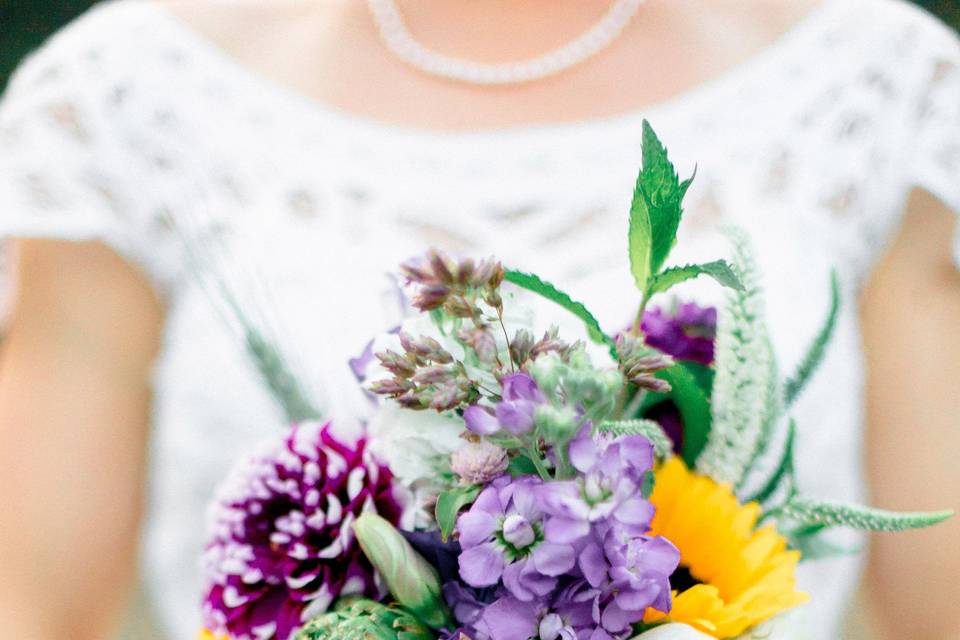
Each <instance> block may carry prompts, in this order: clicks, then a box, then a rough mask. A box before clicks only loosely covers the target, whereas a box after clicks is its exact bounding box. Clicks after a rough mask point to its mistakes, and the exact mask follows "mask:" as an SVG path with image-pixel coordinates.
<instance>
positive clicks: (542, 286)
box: [504, 269, 616, 357]
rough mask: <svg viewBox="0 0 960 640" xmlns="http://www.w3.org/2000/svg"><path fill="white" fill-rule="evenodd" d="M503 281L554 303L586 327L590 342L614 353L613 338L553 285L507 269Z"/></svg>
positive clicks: (531, 275)
mask: <svg viewBox="0 0 960 640" xmlns="http://www.w3.org/2000/svg"><path fill="white" fill-rule="evenodd" d="M504 279H505V280H506V281H507V282H511V283H513V284H515V285H517V286H518V287H521V288H523V289H526V290H528V291H532V292H534V293H536V294H538V295H541V296H543V297H544V298H546V299H547V300H550V301H551V302H555V303H556V304H558V305H560V306H561V307H563V308H564V309H566V310H567V311H569V312H570V313H572V314H573V315H575V316H577V317H578V318H580V319H581V320H582V321H583V323H584V324H585V325H586V327H587V336H589V338H590V339H591V340H592V341H594V342H596V343H597V344H602V345H606V346H607V347H608V348H609V349H611V352H612V353H614V354H615V353H616V344H615V343H614V341H613V338H611V337H610V336H608V335H607V334H605V333H604V332H603V329H601V328H600V323H599V322H598V321H597V319H596V318H595V317H594V316H593V314H592V313H590V311H589V310H588V309H587V308H586V307H585V306H584V305H583V303H581V302H577V301H576V300H574V299H573V298H571V297H570V296H569V295H567V294H566V293H564V292H563V291H560V289H558V288H557V287H555V286H554V285H552V284H550V283H549V282H546V281H544V280H541V279H540V277H539V276H536V275H534V274H532V273H524V272H523V271H515V270H512V269H508V270H507V272H506V274H505V276H504ZM614 357H616V356H614Z"/></svg>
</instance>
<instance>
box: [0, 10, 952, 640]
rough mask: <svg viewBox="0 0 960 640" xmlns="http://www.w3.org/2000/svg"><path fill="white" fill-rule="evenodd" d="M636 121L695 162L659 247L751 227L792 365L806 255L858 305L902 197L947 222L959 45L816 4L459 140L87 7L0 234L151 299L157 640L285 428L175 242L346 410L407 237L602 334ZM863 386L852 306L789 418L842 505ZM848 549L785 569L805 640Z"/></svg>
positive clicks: (11, 113)
mask: <svg viewBox="0 0 960 640" xmlns="http://www.w3.org/2000/svg"><path fill="white" fill-rule="evenodd" d="M644 117H646V118H648V119H649V120H651V122H652V123H653V125H654V127H655V128H656V129H657V130H658V132H659V133H660V135H661V137H662V138H663V139H664V140H665V141H666V142H667V144H668V146H669V147H670V149H671V151H672V152H673V155H674V156H675V157H676V159H677V161H678V165H679V167H680V169H681V171H682V173H684V174H687V173H689V172H690V171H691V170H692V169H693V166H694V162H696V164H697V167H698V178H697V180H696V182H695V185H694V188H693V189H692V191H691V194H690V196H689V199H688V206H687V210H688V213H687V216H686V219H685V222H684V226H683V228H682V229H681V233H682V235H683V238H682V241H681V247H683V255H678V256H675V259H676V260H677V261H685V260H694V259H699V258H701V257H705V258H715V257H717V256H718V255H723V254H724V253H725V246H724V242H723V240H722V238H721V236H720V235H719V234H718V232H717V230H718V227H719V226H720V225H722V224H725V223H736V224H739V225H742V226H744V227H745V228H746V229H748V230H749V231H750V232H751V233H752V234H753V235H754V237H755V241H756V244H757V245H758V246H759V247H760V252H759V262H760V264H761V266H762V268H763V270H764V273H765V280H766V284H767V286H768V289H769V296H768V307H769V309H768V311H769V316H770V320H771V323H772V326H773V331H774V339H775V343H776V345H775V346H776V350H777V355H778V358H779V360H780V362H781V363H782V364H783V366H784V368H786V369H788V370H789V368H790V367H792V366H793V365H794V364H795V363H796V362H797V361H798V360H799V358H800V356H801V353H802V351H803V349H804V348H805V345H806V344H807V343H808V341H809V339H810V338H811V336H813V335H814V333H815V331H816V329H817V327H818V326H819V324H820V322H821V321H822V318H823V316H824V313H825V310H826V307H827V302H828V300H827V298H828V281H829V280H828V277H829V276H828V274H829V271H830V269H831V268H832V267H836V268H837V269H838V270H839V273H840V274H841V276H842V280H843V282H842V285H843V291H844V294H845V298H846V299H847V300H848V301H850V300H854V299H855V296H856V292H857V291H858V289H859V287H860V286H861V284H862V282H863V281H864V279H865V277H866V275H867V274H868V273H869V271H870V269H871V267H872V265H873V264H874V262H875V260H876V259H877V257H878V253H879V252H880V251H881V250H882V248H883V247H884V245H885V243H887V242H888V240H889V239H890V238H891V236H892V233H893V232H894V230H895V229H896V227H897V225H898V224H899V222H900V216H901V213H902V210H903V207H904V203H905V200H906V197H907V195H908V194H909V192H910V189H911V188H912V187H914V186H921V187H925V188H927V189H928V190H930V191H931V192H933V193H934V194H935V195H937V196H939V197H940V198H941V199H942V200H943V201H945V202H946V203H948V204H949V205H951V207H952V208H953V209H955V210H958V211H960V179H958V178H960V44H958V40H957V38H956V37H955V36H954V35H953V34H952V33H951V32H950V31H948V30H947V29H946V28H945V27H943V26H941V25H940V24H938V23H937V22H936V21H935V20H934V19H932V18H931V17H929V16H928V15H926V14H923V13H922V12H920V11H919V10H916V9H914V8H912V7H910V6H909V5H907V4H905V3H903V2H902V1H901V0H825V4H823V5H822V6H821V7H820V8H818V9H816V10H815V11H814V13H813V14H811V15H810V16H809V17H808V18H807V19H805V20H804V21H803V22H802V24H800V25H799V26H797V27H796V28H795V29H793V30H792V31H791V32H790V33H789V34H787V35H786V36H784V37H783V38H781V39H780V40H779V41H778V42H777V43H776V44H774V45H773V46H772V47H770V48H769V49H767V50H766V51H764V52H762V53H761V54H759V55H758V56H757V57H755V58H754V59H753V60H751V61H749V62H748V63H746V64H744V65H741V66H739V67H737V68H736V69H734V70H732V71H730V72H728V73H727V74H725V75H724V76H722V77H721V78H719V79H717V80H714V81H712V82H709V83H707V84H705V85H703V86H701V87H700V88H698V89H695V90H693V91H690V92H688V93H685V94H683V95H681V96H678V97H677V98H674V99H672V100H670V101H668V102H665V103H661V104H659V105H656V106H653V107H651V108H649V109H644V110H642V112H638V113H634V114H629V115H625V116H622V117H617V118H610V119H606V120H598V121H590V122H584V123H578V124H569V125H566V124H565V125H546V126H529V127H522V128H521V127H517V128H509V129H503V130H495V131H487V132H477V133H450V134H444V133H437V132H428V131H421V130H416V129H408V128H402V127H395V126H389V125H384V124H378V123H374V122H369V121H365V120H362V119H358V118H354V117H351V116H348V115H345V114H341V113H338V112H336V111H334V110H331V109H329V108H325V107H323V106H321V105H319V104H316V103H314V102H310V101H309V100H306V99H304V98H301V97H298V96H295V95H293V94H291V93H289V92H287V91H285V90H284V89H282V88H280V87H279V86H276V85H274V84H272V83H271V82H269V81H267V80H266V79H263V78H260V77H258V76H256V75H255V74H254V73H253V72H251V71H249V70H247V69H245V68H243V67H241V66H239V65H238V64H237V63H236V62H234V61H233V60H232V59H230V58H229V57H227V56H226V55H224V54H223V53H221V52H220V51H218V50H217V49H215V48H214V47H213V46H212V45H211V44H210V43H209V42H207V41H205V40H203V39H202V38H201V37H200V36H198V35H197V34H195V33H193V32H192V31H190V30H189V29H187V28H186V27H184V26H182V25H181V24H179V23H178V22H176V21H175V20H174V19H172V18H171V17H170V16H168V15H166V14H164V13H163V12H162V10H160V9H158V8H157V7H155V6H153V5H150V4H148V3H145V2H115V3H109V4H106V5H103V6H101V7H100V8H98V9H96V10H94V11H91V12H90V13H88V14H87V15H86V16H85V17H83V18H82V19H80V20H79V21H77V22H76V23H74V24H73V25H72V26H71V27H69V28H68V29H66V30H65V31H64V32H62V33H61V34H60V35H58V36H57V37H56V38H54V39H53V40H52V41H51V42H50V43H49V44H48V45H47V46H45V47H44V48H43V49H42V50H41V51H40V52H39V53H37V54H35V55H34V56H32V58H31V59H30V60H29V61H28V62H27V63H26V64H24V66H23V67H22V68H21V70H20V71H19V73H18V74H17V75H16V77H15V79H14V81H13V83H12V85H11V87H10V89H9V91H8V93H7V95H6V97H5V99H4V100H3V102H2V106H0V236H47V237H59V238H68V239H85V238H99V239H102V240H104V241H105V242H107V243H109V244H110V245H111V246H113V247H115V248H116V249H117V251H119V252H121V253H122V254H124V255H126V256H128V257H130V258H131V259H132V260H133V261H135V262H136V264H138V265H140V266H141V267H142V268H143V269H144V271H145V272H146V273H148V274H149V275H150V277H151V278H152V280H153V282H155V284H156V287H157V289H158V290H159V291H160V292H161V293H162V294H163V296H164V298H165V300H166V303H167V306H168V309H169V313H168V321H167V326H166V331H165V343H164V349H163V353H162V356H161V358H160V361H159V363H158V365H157V370H156V383H155V386H156V400H155V429H154V433H153V446H152V449H151V457H152V461H151V468H150V476H151V484H150V492H151V500H150V518H149V523H148V527H147V533H146V543H145V554H144V571H145V575H146V576H147V578H148V581H149V582H150V584H151V586H152V588H153V592H154V595H155V598H156V601H157V604H158V608H159V610H160V612H161V613H162V615H163V618H164V621H165V622H166V623H167V624H168V630H169V633H170V637H172V638H186V637H191V635H192V634H193V633H194V632H195V630H196V624H197V621H198V616H197V613H198V611H199V607H198V604H197V602H198V597H199V577H198V567H199V558H200V555H201V548H202V539H203V538H202V531H203V513H204V505H205V503H206V501H207V500H208V499H209V497H210V495H211V493H212V491H213V488H214V487H215V486H216V484H217V482H218V480H219V479H220V478H222V477H223V476H224V473H225V470H226V468H227V467H228V466H229V464H230V463H231V461H232V460H233V459H235V458H236V457H237V456H239V455H240V454H241V453H242V452H244V451H247V450H249V449H250V448H251V446H252V445H253V444H254V443H255V442H257V441H258V440H260V439H262V438H263V437H265V436H268V435H269V434H271V433H277V431H278V430H279V429H281V428H282V427H283V425H282V420H281V418H280V416H279V413H278V412H277V410H276V409H275V407H274V406H273V405H272V404H271V402H270V400H269V398H268V397H267V396H266V394H265V392H264V391H263V389H262V388H261V385H260V384H259V382H258V380H257V378H256V375H255V374H254V373H252V372H251V371H250V369H249V367H247V365H246V363H245V361H244V354H243V352H242V350H241V349H240V348H239V347H238V344H237V342H236V341H235V340H233V339H232V338H231V337H229V335H228V334H227V332H225V331H223V328H222V324H221V321H220V319H219V318H218V317H217V316H216V315H215V314H214V313H213V312H212V311H211V308H210V305H209V304H208V302H207V300H206V299H205V296H204V295H203V293H202V292H201V291H200V289H199V288H198V287H197V285H196V282H195V281H194V278H192V277H191V275H190V273H189V269H188V268H186V266H185V265H187V264H189V263H190V262H189V260H188V259H187V258H188V256H187V255H186V254H187V252H186V251H185V248H186V247H188V246H192V247H204V246H210V245H212V244H213V243H214V241H216V244H218V245H219V246H224V247H226V248H227V253H228V254H230V256H229V257H231V258H232V259H235V260H236V261H237V263H244V264H246V265H247V267H246V268H248V269H250V270H251V271H256V273H257V276H258V277H259V278H262V279H263V280H264V281H266V282H269V283H270V287H269V300H270V305H271V308H272V309H273V311H274V314H273V315H274V317H275V322H276V323H277V325H278V327H280V326H282V335H283V336H284V339H285V340H284V344H286V345H287V350H288V351H289V355H290V357H291V359H292V360H294V361H295V362H296V363H297V365H298V366H299V367H300V368H301V369H302V370H303V371H304V375H305V377H306V378H307V379H309V380H310V381H312V384H313V390H314V391H315V393H316V395H317V396H319V397H322V398H323V399H324V401H325V402H326V406H327V407H328V410H329V413H330V415H331V416H332V417H333V418H334V419H335V420H341V421H343V422H344V423H345V424H350V423H351V422H352V421H355V417H354V416H356V415H357V411H358V410H359V409H358V408H359V407H360V406H361V405H362V403H363V398H362V396H361V395H360V394H359V393H358V392H357V390H356V388H355V385H354V384H353V379H352V376H351V374H350V372H349V369H348V367H347V359H348V358H349V357H351V356H353V355H355V354H356V353H358V352H359V351H360V350H361V349H362V347H363V345H364V344H365V342H366V341H367V339H369V337H371V336H372V335H373V334H375V333H377V332H379V331H381V330H383V329H385V328H388V327H390V326H392V325H393V324H396V320H397V318H396V314H395V312H394V311H393V305H391V304H389V299H390V298H389V296H388V295H386V294H385V292H387V291H389V286H390V285H389V282H388V281H387V279H386V278H385V277H384V274H385V273H386V272H388V271H390V270H391V269H393V267H394V266H395V264H396V263H397V262H399V261H400V260H401V259H403V258H406V257H408V256H410V255H412V254H415V253H418V252H421V251H422V250H423V249H424V248H425V247H427V246H430V245H435V246H440V247H443V248H446V249H448V250H452V251H456V252H465V253H471V254H478V255H488V254H493V253H495V254H496V255H497V256H498V257H500V258H501V259H503V260H504V261H505V262H507V263H509V264H511V265H515V266H517V267H521V268H526V269H531V270H535V271H537V272H538V273H541V274H542V275H543V276H545V277H547V278H549V279H550V280H552V281H554V282H558V283H562V284H563V286H564V287H565V288H567V289H568V290H569V291H570V292H571V293H572V294H573V295H574V296H575V297H577V298H579V299H581V300H584V301H585V302H586V303H587V304H588V305H589V306H590V307H592V308H594V309H595V310H596V312H597V315H598V316H599V318H600V320H601V322H602V323H603V324H604V325H605V326H606V327H608V328H611V329H612V328H615V327H617V326H621V325H624V324H625V323H626V322H627V321H628V319H629V318H628V316H627V314H628V313H629V306H630V304H629V301H630V299H631V298H630V292H631V287H632V284H631V281H630V276H629V273H628V269H627V265H626V256H625V249H624V240H623V237H624V233H625V226H626V212H627V209H628V203H629V198H630V193H631V187H632V179H633V177H634V174H635V171H636V168H637V166H638V164H639V151H640V143H639V142H640V123H641V119H642V118H644ZM185 239H186V240H188V242H185ZM200 251H201V252H202V251H203V250H202V248H201V249H200ZM200 257H201V258H207V257H210V256H200ZM210 258H211V259H212V257H210ZM687 293H688V294H690V295H694V294H696V295H704V296H706V297H707V298H708V299H710V296H715V295H716V291H715V290H714V289H713V288H712V287H710V286H694V287H692V288H689V289H688V290H687ZM278 331H279V329H278ZM862 384H863V370H862V356H861V353H860V339H859V332H858V327H857V322H856V310H855V305H854V304H852V303H851V304H847V305H846V306H845V307H844V309H843V312H842V316H841V319H840V324H839V330H838V335H837V337H836V340H835V342H834V344H833V346H832V349H831V351H830V354H829V356H828V358H827V360H826V363H825V366H824V368H823V370H822V371H821V372H820V374H819V375H818V377H817V378H816V379H815V380H814V381H813V383H812V384H811V386H810V387H809V389H808V390H807V391H806V392H805V394H804V396H803V397H802V398H801V399H800V400H799V402H798V405H797V408H796V412H795V413H796V417H797V419H798V422H799V424H800V426H801V429H800V431H799V435H798V442H797V449H798V455H799V474H800V480H801V483H802V485H803V487H804V488H805V490H806V491H807V492H808V493H810V494H813V495H821V496H825V497H831V498H836V499H844V500H859V499H861V498H862V496H863V478H862V476H863V474H862V467H861V437H862V421H863V415H862V407H861V404H862V394H861V391H862ZM824 461H828V462H829V464H826V465H825V464H823V462H824ZM839 539H840V540H841V541H842V542H851V541H852V542H853V543H856V542H857V541H858V538H857V537H856V536H845V535H844V534H841V535H840V536H839ZM859 562H860V561H859V560H858V559H856V558H844V559H839V560H829V561H820V562H815V563H811V564H808V565H805V566H804V567H803V569H802V570H801V579H802V583H803V586H804V587H805V588H807V589H808V590H809V591H810V592H811V593H812V594H813V596H814V600H813V603H812V605H811V606H810V608H809V614H810V620H811V625H812V626H811V629H812V630H813V632H814V633H813V636H812V637H815V638H835V637H839V636H838V632H837V631H836V625H837V622H838V620H839V618H840V616H841V614H842V611H843V609H844V604H845V602H846V598H847V595H848V594H849V592H850V590H851V589H852V587H853V585H854V584H855V582H856V579H857V574H858V568H859Z"/></svg>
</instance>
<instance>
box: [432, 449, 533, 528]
mask: <svg viewBox="0 0 960 640" xmlns="http://www.w3.org/2000/svg"><path fill="white" fill-rule="evenodd" d="M515 460H516V459H515ZM527 461H528V462H530V460H529V458H528V459H527ZM530 464H531V465H532V464H533V463H532V462H531V463H530ZM478 495H480V487H478V486H476V485H470V486H458V487H454V488H453V489H450V490H449V491H444V492H443V493H441V494H440V495H439V496H438V497H437V506H436V513H435V515H436V518H437V525H438V526H439V527H440V534H441V535H442V536H443V540H444V542H446V541H447V539H448V538H449V537H450V534H451V533H453V528H454V527H455V526H456V525H457V515H458V514H459V513H460V510H461V509H463V508H464V507H465V506H467V505H468V504H472V503H473V501H474V500H476V499H477V496H478Z"/></svg>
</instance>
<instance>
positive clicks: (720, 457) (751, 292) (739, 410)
mask: <svg viewBox="0 0 960 640" xmlns="http://www.w3.org/2000/svg"><path fill="white" fill-rule="evenodd" d="M729 236H730V240H731V244H732V246H733V258H734V268H735V269H736V271H737V274H738V275H739V277H740V281H741V282H742V283H743V289H742V290H740V291H731V292H730V293H728V296H727V302H726V304H725V305H724V306H723V308H722V309H721V310H720V321H719V323H718V327H717V343H716V377H715V378H714V383H713V396H712V399H711V401H712V406H711V410H712V414H713V424H712V426H711V429H710V435H709V438H708V440H707V444H706V446H705V447H704V449H703V452H702V453H701V454H700V456H699V457H698V458H697V463H696V465H697V470H698V471H699V472H700V473H702V474H704V475H708V476H710V477H712V478H713V479H714V480H716V481H718V482H723V483H728V484H730V485H731V486H733V487H738V486H740V484H741V483H742V481H743V480H744V478H745V477H746V475H747V472H748V471H749V470H750V466H751V464H752V463H753V461H754V460H755V459H756V457H757V455H758V453H759V452H760V451H761V449H762V447H763V446H764V444H765V442H767V441H768V440H769V435H770V433H771V431H772V428H773V424H774V422H775V420H776V417H777V416H778V415H779V412H780V406H781V405H782V402H781V400H780V397H781V396H780V394H781V392H780V381H779V375H778V373H777V370H776V362H775V359H774V357H773V349H772V348H771V345H770V340H769V337H768V335H767V330H766V326H765V324H764V310H763V295H762V291H761V289H760V284H759V282H758V274H757V268H756V265H755V263H754V259H753V254H752V250H751V247H750V243H749V240H748V238H747V236H746V234H745V233H744V232H743V231H742V230H739V229H732V230H730V231H729Z"/></svg>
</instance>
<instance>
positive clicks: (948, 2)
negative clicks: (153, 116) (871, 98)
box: [0, 0, 960, 89]
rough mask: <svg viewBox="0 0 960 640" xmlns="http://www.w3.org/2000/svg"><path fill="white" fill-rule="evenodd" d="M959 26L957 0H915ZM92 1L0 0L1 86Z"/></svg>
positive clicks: (959, 2) (958, 3) (959, 11)
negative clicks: (30, 54) (22, 60)
mask: <svg viewBox="0 0 960 640" xmlns="http://www.w3.org/2000/svg"><path fill="white" fill-rule="evenodd" d="M916 2H917V4H919V5H921V6H924V7H926V8H928V9H929V10H931V11H933V12H934V13H936V14H938V15H940V16H941V17H942V18H943V19H944V20H946V21H947V22H949V23H950V24H952V25H954V26H955V27H957V28H960V0H916ZM92 4H93V2H91V0H0V89H2V88H3V86H4V85H5V84H6V81H7V77H8V76H9V75H10V72H11V71H12V70H13V69H14V67H16V65H17V62H18V61H19V60H20V58H22V57H23V55H24V54H26V53H27V52H29V51H30V50H32V49H34V48H35V47H36V46H37V45H39V44H40V43H41V42H43V40H44V39H45V38H46V37H47V36H48V35H49V34H50V33H52V32H53V31H55V30H56V29H57V28H59V27H60V26H61V25H63V24H64V23H66V22H67V21H69V20H70V19H71V18H73V17H74V16H76V15H77V14H79V13H81V12H82V11H83V10H84V9H86V8H87V7H89V6H90V5H92Z"/></svg>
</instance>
